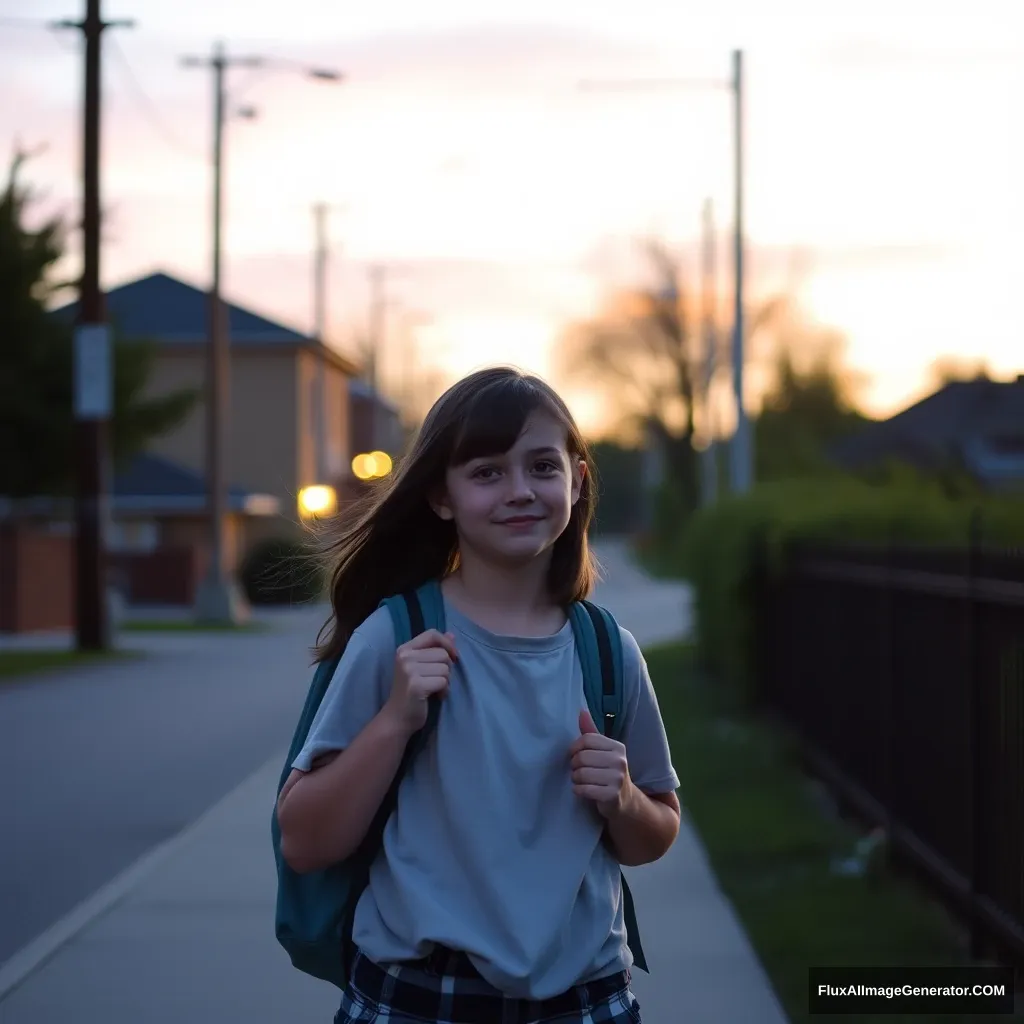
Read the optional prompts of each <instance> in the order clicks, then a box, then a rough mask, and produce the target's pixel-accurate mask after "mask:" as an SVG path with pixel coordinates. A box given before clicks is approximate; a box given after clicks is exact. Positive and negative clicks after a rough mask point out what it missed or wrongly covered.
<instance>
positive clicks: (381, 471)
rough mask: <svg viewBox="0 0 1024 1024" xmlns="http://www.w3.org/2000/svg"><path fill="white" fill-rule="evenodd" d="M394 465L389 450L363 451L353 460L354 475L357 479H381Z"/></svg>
mask: <svg viewBox="0 0 1024 1024" xmlns="http://www.w3.org/2000/svg"><path fill="white" fill-rule="evenodd" d="M393 467H394V463H393V462H392V461H391V456H390V455H388V453H387V452H380V451H377V452H363V453H362V454H360V455H357V456H356V457H355V458H354V459H353V460H352V475H353V476H354V477H355V478H356V479H357V480H380V479H382V478H383V477H386V476H387V475H388V473H390V472H391V470H392V468H393Z"/></svg>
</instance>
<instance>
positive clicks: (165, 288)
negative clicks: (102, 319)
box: [54, 271, 357, 374]
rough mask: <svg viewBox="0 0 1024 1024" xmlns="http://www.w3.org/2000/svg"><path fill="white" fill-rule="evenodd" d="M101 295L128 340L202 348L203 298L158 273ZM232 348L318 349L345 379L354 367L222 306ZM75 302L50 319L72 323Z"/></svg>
mask: <svg viewBox="0 0 1024 1024" xmlns="http://www.w3.org/2000/svg"><path fill="white" fill-rule="evenodd" d="M105 294H106V305H107V317H108V319H109V320H110V321H111V323H113V324H114V325H115V326H116V327H117V328H118V329H119V330H120V331H122V332H123V333H124V334H125V335H127V336H129V337H135V338H147V339H150V340H152V341H156V342H159V343H160V344H165V345H166V344H175V343H177V344H202V343H205V342H206V340H207V338H208V337H209V335H208V321H209V295H208V292H207V291H206V290H205V289H203V288H197V287H195V286H194V285H191V284H188V283H187V282H185V281H182V280H180V279H178V278H176V277H172V276H171V275H170V274H167V273H164V272H163V271H157V272H155V273H152V274H148V275H147V276H145V277H140V278H137V279H136V280H134V281H128V282H126V283H125V284H122V285H118V286H117V287H116V288H111V289H110V290H109V291H108V292H106V293H105ZM224 308H225V310H226V311H227V322H228V334H229V337H230V340H231V344H232V346H239V345H240V346H258V345H295V346H303V347H307V348H311V349H317V350H323V351H324V352H325V353H326V354H327V355H328V356H329V358H331V359H332V360H333V361H335V362H337V363H339V365H342V367H343V369H345V371H346V372H347V373H349V374H355V373H356V372H357V368H356V367H355V366H354V365H353V364H352V363H351V361H350V360H348V359H346V358H345V357H344V356H343V355H341V353H339V352H337V351H336V350H335V349H333V348H331V347H330V346H324V345H321V343H320V342H319V341H318V340H317V339H316V338H313V337H311V336H310V335H308V334H303V333H302V332H301V331H297V330H295V329H293V328H291V327H287V326H285V325H284V324H280V323H276V322H275V321H273V320H269V319H268V318H267V317H264V316H261V315H260V314H259V313H255V312H253V311H252V310H250V309H246V308H245V307H243V306H238V305H235V304H234V303H231V302H228V301H227V300H226V299H225V301H224ZM77 311H78V303H77V302H71V303H68V304H67V305H65V306H61V307H60V308H58V309H56V310H54V314H55V315H57V316H61V317H66V318H67V319H73V318H74V316H75V315H76V313H77Z"/></svg>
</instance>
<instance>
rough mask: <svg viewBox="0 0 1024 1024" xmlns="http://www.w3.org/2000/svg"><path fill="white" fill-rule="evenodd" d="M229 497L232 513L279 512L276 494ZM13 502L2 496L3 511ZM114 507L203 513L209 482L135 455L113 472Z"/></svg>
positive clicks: (29, 506) (50, 502)
mask: <svg viewBox="0 0 1024 1024" xmlns="http://www.w3.org/2000/svg"><path fill="white" fill-rule="evenodd" d="M227 498H228V500H227V507H228V511H230V512H237V513H240V514H243V515H250V516H271V515H276V514H277V513H278V512H279V511H280V501H279V500H278V499H277V498H276V497H274V496H273V495H270V494H258V493H255V492H253V491H249V490H247V489H245V488H242V487H230V488H229V489H228V495H227ZM54 503H55V499H53V498H49V497H40V498H35V499H29V500H27V501H22V502H18V506H19V508H21V509H23V510H24V511H26V512H29V513H34V514H39V515H49V514H52V512H53V506H54ZM12 504H13V503H12V502H11V501H10V500H9V499H6V498H0V514H3V513H5V512H8V511H9V510H10V508H11V506H12ZM57 504H60V501H57ZM111 509H112V511H113V512H115V513H118V512H120V513H137V514H148V515H174V514H181V513H185V514H189V513H203V512H205V510H206V481H205V480H204V478H203V477H202V476H201V475H200V474H199V473H195V472H193V471H192V470H190V469H187V468H185V467H184V466H179V465H178V464H177V463H175V462H171V461H170V460H168V459H164V458H161V457H160V456H159V455H152V454H150V453H143V454H140V455H136V456H135V457H134V458H133V459H132V460H131V461H130V462H129V463H128V464H127V465H126V466H125V467H124V468H123V469H121V470H120V471H119V472H117V473H115V475H114V479H113V481H112V484H111Z"/></svg>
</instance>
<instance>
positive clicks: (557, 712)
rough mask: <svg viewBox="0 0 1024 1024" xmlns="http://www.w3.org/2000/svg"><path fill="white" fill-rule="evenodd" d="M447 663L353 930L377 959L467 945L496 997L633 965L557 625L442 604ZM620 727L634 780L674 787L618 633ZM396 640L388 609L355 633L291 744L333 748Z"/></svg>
mask: <svg viewBox="0 0 1024 1024" xmlns="http://www.w3.org/2000/svg"><path fill="white" fill-rule="evenodd" d="M445 614H446V618H447V628H448V629H449V630H450V631H451V632H452V633H454V634H455V642H456V646H457V648H458V651H459V660H458V661H457V662H456V664H455V665H454V666H453V669H452V673H451V679H450V683H451V685H450V692H449V694H448V696H447V697H446V698H445V700H444V702H443V704H442V705H441V714H440V715H439V717H438V723H437V728H436V729H435V731H434V732H433V734H432V735H431V736H430V738H429V740H428V742H427V744H426V746H425V747H424V749H423V750H422V751H421V753H420V755H419V756H418V757H417V758H416V759H415V761H414V762H413V764H412V766H411V767H410V770H409V772H408V774H407V775H406V777H405V778H404V779H403V781H402V784H401V786H400V788H399V800H398V806H397V809H396V811H395V813H394V814H393V815H392V816H391V818H390V819H389V821H388V823H387V827H386V830H385V833H384V848H383V853H382V855H380V856H378V857H377V860H376V861H375V863H374V865H373V867H372V869H371V872H370V881H369V885H368V887H367V889H366V891H365V892H364V894H363V896H362V898H361V899H360V901H359V904H358V907H357V910H356V916H355V923H354V930H353V938H354V940H355V942H356V944H357V945H358V946H359V948H360V949H361V950H362V952H363V953H364V954H365V955H366V956H368V957H369V958H370V959H371V960H375V961H377V962H378V963H388V962H392V961H401V960H414V959H419V958H420V957H423V956H426V955H427V954H428V953H429V952H430V950H431V948H432V946H433V944H435V943H439V944H441V945H444V946H448V947H450V948H453V949H458V950H462V951H464V952H465V953H466V954H468V956H469V958H470V960H471V961H472V962H473V964H474V966H475V967H476V969H477V970H478V971H479V972H480V974H481V975H482V976H483V977H484V978H485V979H487V981H489V982H490V983H491V984H492V985H494V986H495V987H497V988H499V989H501V990H502V991H503V992H504V993H505V994H506V995H508V996H511V997H517V998H524V999H546V998H549V997H551V996H555V995H558V994H559V993H561V992H564V991H565V990H566V989H569V988H571V987H572V986H573V985H577V984H583V983H585V982H587V981H590V980H593V979H595V978H598V977H602V976H604V975H608V974H613V973H615V972H617V971H620V970H623V969H624V968H627V967H629V966H631V964H632V957H631V956H630V953H629V949H628V947H627V946H626V929H625V924H624V921H623V908H622V899H621V887H620V885H619V871H620V866H619V864H618V863H617V861H616V860H615V859H614V857H613V856H612V855H611V854H610V853H609V852H608V850H607V849H606V847H605V845H604V844H603V843H602V841H601V838H602V833H603V819H602V818H601V817H600V815H599V814H598V813H597V811H596V809H595V808H594V807H593V805H592V804H590V803H589V802H587V801H584V800H582V799H581V798H580V797H578V796H576V794H574V793H573V790H572V775H571V768H570V763H569V762H570V757H569V747H570V745H571V744H572V743H573V741H574V740H575V739H576V738H577V737H578V736H579V713H580V710H581V709H582V708H585V707H586V706H587V704H586V698H585V696H584V693H583V674H582V670H581V669H580V665H579V660H578V658H577V657H576V646H575V640H574V637H573V632H572V627H571V625H569V623H566V624H565V626H564V627H563V628H562V629H561V630H560V631H559V632H558V633H555V634H553V635H551V636H544V637H507V636H498V635H496V634H494V633H491V632H489V631H487V630H485V629H483V628H482V627H481V626H479V625H477V624H476V623H475V622H472V621H471V620H470V619H468V618H467V617H466V616H464V615H462V614H460V613H459V612H458V611H457V610H455V609H454V608H453V607H452V606H451V605H450V604H449V603H447V602H446V604H445ZM622 640H623V648H624V661H625V693H624V698H625V718H626V722H625V732H624V735H623V737H622V742H623V743H624V744H625V746H626V751H627V757H628V762H629V771H630V775H631V777H632V779H633V782H634V783H635V784H636V785H637V786H638V787H639V788H640V789H643V790H645V791H646V792H649V793H668V792H672V791H674V790H675V789H676V788H677V787H678V785H679V780H678V778H677V776H676V773H675V771H674V769H673V767H672V761H671V756H670V753H669V747H668V741H667V738H666V736H665V728H664V725H663V724H662V720H661V714H660V712H659V710H658V702H657V698H656V697H655V693H654V688H653V687H652V685H651V680H650V677H649V676H648V674H647V666H646V664H645V663H644V659H643V657H642V655H641V653H640V649H639V648H638V646H637V644H636V641H635V640H634V639H633V636H632V634H630V633H629V632H628V631H627V630H625V629H623V630H622ZM394 660H395V635H394V629H393V626H392V622H391V616H390V614H389V613H388V612H387V610H386V609H379V610H378V611H376V612H374V614H373V615H371V616H370V617H369V618H368V619H367V620H366V621H365V622H364V623H363V624H362V625H361V626H360V627H359V628H358V629H357V630H356V631H355V633H353V635H352V638H351V640H350V641H349V643H348V646H347V647H346V649H345V653H344V655H343V656H342V658H341V661H340V663H339V665H338V668H337V671H336V672H335V675H334V678H333V680H332V681H331V684H330V687H329V689H328V691H327V693H326V695H325V697H324V700H323V703H322V704H321V706H320V709H319V711H318V713H317V715H316V718H315V719H314V721H313V724H312V726H311V728H310V732H309V737H308V739H307V742H306V745H305V747H304V748H303V749H302V751H301V753H300V754H299V756H298V757H297V758H296V759H295V761H294V762H293V765H294V767H295V768H298V769H300V770H302V771H308V770H309V769H310V767H311V765H312V762H313V760H314V758H316V757H319V756H320V755H322V754H325V753H328V752H330V751H335V750H343V749H344V748H345V747H346V746H348V744H349V743H351V742H352V740H353V739H354V738H355V737H356V736H357V735H358V734H359V733H360V731H361V730H362V729H363V728H364V727H365V726H366V725H367V723H368V722H369V721H370V720H371V719H372V718H373V717H374V715H376V714H377V712H378V711H379V710H380V708H381V707H382V706H383V704H384V702H385V701H386V700H387V698H388V696H389V694H390V692H391V682H392V676H393V672H394Z"/></svg>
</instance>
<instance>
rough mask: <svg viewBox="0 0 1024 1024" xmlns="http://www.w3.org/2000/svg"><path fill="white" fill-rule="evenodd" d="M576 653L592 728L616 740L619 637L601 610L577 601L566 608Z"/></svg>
mask: <svg viewBox="0 0 1024 1024" xmlns="http://www.w3.org/2000/svg"><path fill="white" fill-rule="evenodd" d="M569 620H570V621H571V622H572V628H573V633H574V634H575V636H576V649H577V651H578V652H579V658H580V663H581V665H582V666H583V689H584V692H585V693H586V697H587V706H588V707H589V708H590V715H591V717H592V718H593V719H594V724H595V725H596V726H597V727H598V728H599V729H600V730H601V731H602V732H603V733H604V734H605V735H606V736H611V737H612V739H619V738H620V736H621V734H622V729H623V727H624V725H625V721H624V714H623V711H624V709H623V685H622V678H623V661H622V634H621V633H620V632H619V625H618V623H617V622H616V621H615V619H614V618H613V617H612V615H611V614H610V613H609V612H607V611H605V609H604V608H601V607H600V606H598V605H596V604H593V603H592V602H590V601H579V602H577V603H576V604H573V605H571V606H570V608H569Z"/></svg>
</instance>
